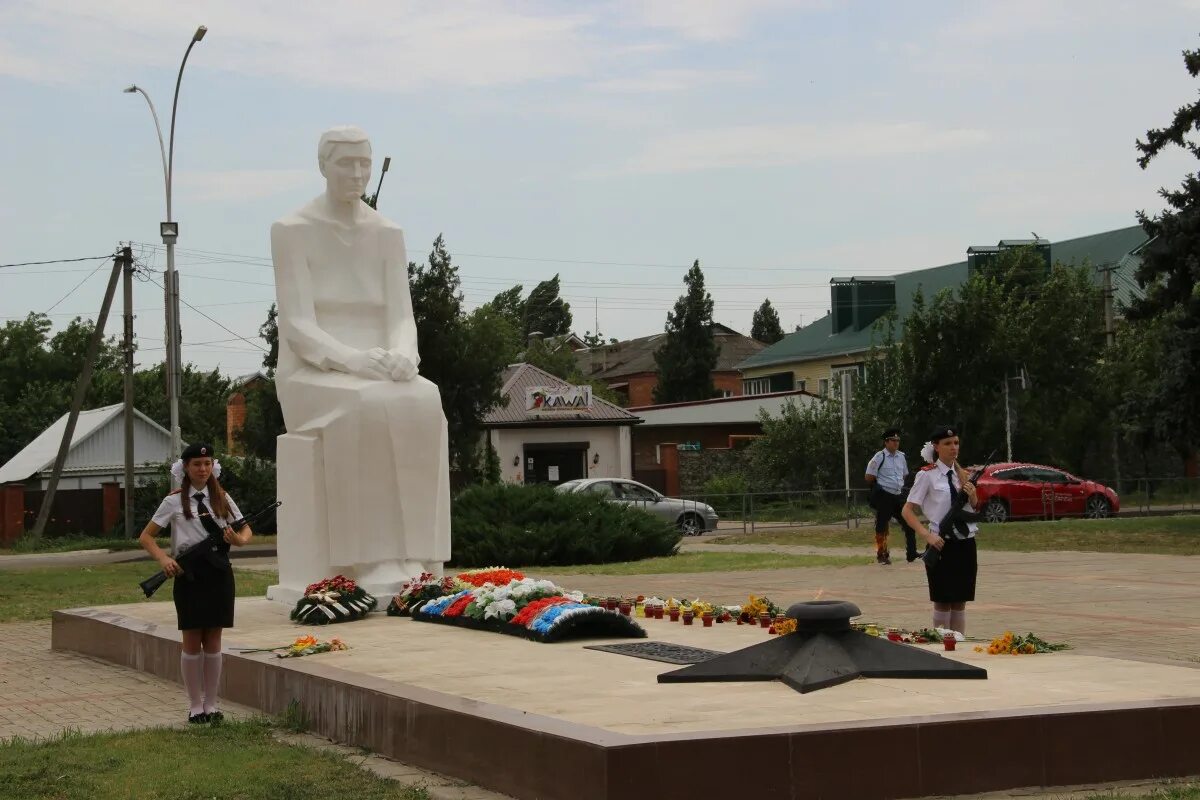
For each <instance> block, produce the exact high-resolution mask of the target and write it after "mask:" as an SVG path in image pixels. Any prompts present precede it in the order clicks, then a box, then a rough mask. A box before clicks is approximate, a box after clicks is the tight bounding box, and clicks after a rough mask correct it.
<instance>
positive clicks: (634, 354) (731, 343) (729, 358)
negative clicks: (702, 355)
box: [575, 324, 766, 407]
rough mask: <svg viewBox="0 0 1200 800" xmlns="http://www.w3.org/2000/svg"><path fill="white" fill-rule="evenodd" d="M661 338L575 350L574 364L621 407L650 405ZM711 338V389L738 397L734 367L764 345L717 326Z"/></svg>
mask: <svg viewBox="0 0 1200 800" xmlns="http://www.w3.org/2000/svg"><path fill="white" fill-rule="evenodd" d="M665 337H666V334H665V333H656V334H654V335H653V336H642V337H639V338H637V339H627V340H625V341H623V342H616V343H615V344H605V345H600V346H597V347H590V348H585V349H581V350H576V351H575V360H576V361H577V362H578V364H579V369H580V371H581V372H582V373H583V375H584V376H585V377H586V378H589V379H596V380H602V381H604V382H605V383H606V384H608V387H609V388H610V389H612V390H613V391H615V392H616V393H617V395H618V396H619V397H620V398H621V404H622V405H624V406H627V407H633V406H649V405H654V389H655V387H657V386H658V364H657V362H655V360H654V353H655V351H656V350H658V348H659V347H661V346H662V343H663V339H664V338H665ZM713 338H714V339H715V340H716V342H717V366H716V369H714V370H713V371H712V379H713V386H714V387H716V390H717V392H718V393H719V394H720V396H722V397H736V396H738V395H740V394H741V393H742V374H741V372H740V371H739V370H738V369H737V365H738V364H739V363H740V362H742V361H744V360H746V359H747V358H749V357H750V356H753V355H754V354H756V353H757V352H758V351H760V350H762V349H763V348H764V347H766V345H764V344H763V343H762V342H759V341H757V340H755V339H751V338H750V337H749V336H743V335H742V334H740V333H738V332H737V331H735V330H733V329H732V328H728V327H726V326H724V325H720V324H714V325H713Z"/></svg>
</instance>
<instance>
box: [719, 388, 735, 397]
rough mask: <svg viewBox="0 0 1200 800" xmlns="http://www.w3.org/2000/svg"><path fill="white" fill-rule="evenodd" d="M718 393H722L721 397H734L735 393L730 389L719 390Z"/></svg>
mask: <svg viewBox="0 0 1200 800" xmlns="http://www.w3.org/2000/svg"><path fill="white" fill-rule="evenodd" d="M718 391H719V392H720V393H721V397H733V391H732V390H730V389H718Z"/></svg>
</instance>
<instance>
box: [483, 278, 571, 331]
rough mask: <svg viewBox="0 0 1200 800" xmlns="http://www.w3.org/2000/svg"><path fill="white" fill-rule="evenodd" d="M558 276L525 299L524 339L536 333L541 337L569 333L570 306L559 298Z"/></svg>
mask: <svg viewBox="0 0 1200 800" xmlns="http://www.w3.org/2000/svg"><path fill="white" fill-rule="evenodd" d="M559 289H560V285H559V280H558V274H557V273H555V275H554V277H553V278H551V279H550V280H548V281H542V282H541V283H539V284H538V285H537V286H535V287H533V290H532V291H531V292H530V293H529V297H527V298H526V299H525V330H524V331H523V333H524V335H525V339H526V340H528V339H529V334H531V333H533V332H535V331H536V332H538V333H540V334H542V336H561V335H563V334H565V333H570V332H571V304H570V303H568V302H566V301H565V300H563V299H562V298H561V297H559V294H558V293H559ZM497 299H499V296H497Z"/></svg>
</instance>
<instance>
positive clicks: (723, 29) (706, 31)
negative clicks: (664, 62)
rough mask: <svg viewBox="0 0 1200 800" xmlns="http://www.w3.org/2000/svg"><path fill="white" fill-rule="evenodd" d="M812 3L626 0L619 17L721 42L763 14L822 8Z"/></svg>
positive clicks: (788, 0) (789, 0)
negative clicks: (774, 11)
mask: <svg viewBox="0 0 1200 800" xmlns="http://www.w3.org/2000/svg"><path fill="white" fill-rule="evenodd" d="M827 5H828V3H825V2H819V1H818V0H813V1H812V2H797V0H649V2H647V0H624V2H621V3H620V4H619V5H618V7H617V8H618V16H619V17H620V18H622V19H624V20H626V21H627V24H629V25H631V26H633V27H649V28H658V29H662V30H667V31H670V32H672V33H674V34H677V35H679V36H681V37H683V38H684V39H687V40H689V41H695V42H721V41H728V40H730V39H736V38H739V37H740V36H741V35H742V34H743V33H745V31H746V29H747V28H748V27H749V26H750V24H751V23H752V22H753V21H754V20H755V19H756V18H757V17H758V16H759V15H761V14H763V13H765V12H768V11H773V10H788V9H790V10H793V11H794V10H796V9H797V7H800V8H804V7H809V8H823V7H826V6H827Z"/></svg>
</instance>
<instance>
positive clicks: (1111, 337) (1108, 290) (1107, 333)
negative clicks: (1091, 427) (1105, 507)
mask: <svg viewBox="0 0 1200 800" xmlns="http://www.w3.org/2000/svg"><path fill="white" fill-rule="evenodd" d="M1113 269H1115V267H1113V266H1111V265H1110V266H1107V267H1105V268H1104V343H1105V344H1106V345H1107V350H1108V355H1109V358H1111V357H1112V355H1113V348H1114V347H1115V346H1116V344H1117V326H1116V324H1115V323H1114V322H1113V287H1112V271H1113ZM1112 463H1113V483H1114V485H1115V486H1116V487H1117V491H1118V492H1120V491H1121V436H1120V434H1119V433H1117V426H1116V424H1114V425H1113V428H1112Z"/></svg>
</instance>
